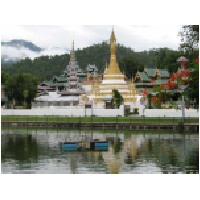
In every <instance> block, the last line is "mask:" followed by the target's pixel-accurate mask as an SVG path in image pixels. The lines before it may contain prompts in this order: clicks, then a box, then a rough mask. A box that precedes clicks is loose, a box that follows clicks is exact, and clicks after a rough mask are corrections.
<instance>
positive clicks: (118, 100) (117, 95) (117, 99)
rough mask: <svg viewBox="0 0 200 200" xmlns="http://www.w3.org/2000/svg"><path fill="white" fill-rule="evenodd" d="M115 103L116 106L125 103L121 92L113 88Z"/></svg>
mask: <svg viewBox="0 0 200 200" xmlns="http://www.w3.org/2000/svg"><path fill="white" fill-rule="evenodd" d="M112 92H113V105H114V108H119V106H120V105H122V103H123V101H124V100H123V97H122V95H121V94H120V93H119V91H118V90H113V91H112Z"/></svg>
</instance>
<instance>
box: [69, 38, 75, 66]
mask: <svg viewBox="0 0 200 200" xmlns="http://www.w3.org/2000/svg"><path fill="white" fill-rule="evenodd" d="M74 62H75V52H74V40H73V42H72V46H71V51H70V63H74Z"/></svg>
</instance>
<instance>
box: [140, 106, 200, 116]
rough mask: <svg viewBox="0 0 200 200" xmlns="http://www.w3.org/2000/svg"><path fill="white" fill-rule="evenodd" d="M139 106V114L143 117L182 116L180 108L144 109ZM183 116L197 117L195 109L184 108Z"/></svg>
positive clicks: (197, 113)
mask: <svg viewBox="0 0 200 200" xmlns="http://www.w3.org/2000/svg"><path fill="white" fill-rule="evenodd" d="M143 109H144V107H140V109H139V115H140V116H142V115H144V116H145V117H182V110H176V109H144V110H143ZM185 117H199V111H198V110H196V109H185Z"/></svg>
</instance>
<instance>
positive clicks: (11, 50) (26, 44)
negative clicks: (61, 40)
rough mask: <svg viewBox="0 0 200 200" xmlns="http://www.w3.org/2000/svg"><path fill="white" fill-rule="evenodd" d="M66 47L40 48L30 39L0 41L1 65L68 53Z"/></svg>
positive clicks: (7, 65)
mask: <svg viewBox="0 0 200 200" xmlns="http://www.w3.org/2000/svg"><path fill="white" fill-rule="evenodd" d="M69 50H70V49H68V48H65V49H62V48H59V47H52V48H41V47H39V46H37V45H36V44H34V43H32V42H31V41H27V40H23V39H13V40H10V41H2V42H1V63H2V64H3V67H4V68H6V67H9V66H10V65H11V64H13V63H16V62H17V61H19V60H22V59H25V58H30V59H34V58H35V57H40V56H43V55H49V56H50V55H62V54H64V53H69Z"/></svg>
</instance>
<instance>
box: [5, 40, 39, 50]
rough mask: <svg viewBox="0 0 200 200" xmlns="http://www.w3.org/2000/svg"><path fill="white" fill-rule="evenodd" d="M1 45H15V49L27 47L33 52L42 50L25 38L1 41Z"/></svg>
mask: <svg viewBox="0 0 200 200" xmlns="http://www.w3.org/2000/svg"><path fill="white" fill-rule="evenodd" d="M1 46H5V47H16V48H17V49H20V48H27V49H29V50H31V51H34V52H41V51H42V50H43V49H42V48H40V47H38V46H36V45H35V44H33V43H32V42H29V41H27V40H19V39H14V40H10V41H8V42H1Z"/></svg>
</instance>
